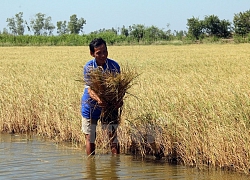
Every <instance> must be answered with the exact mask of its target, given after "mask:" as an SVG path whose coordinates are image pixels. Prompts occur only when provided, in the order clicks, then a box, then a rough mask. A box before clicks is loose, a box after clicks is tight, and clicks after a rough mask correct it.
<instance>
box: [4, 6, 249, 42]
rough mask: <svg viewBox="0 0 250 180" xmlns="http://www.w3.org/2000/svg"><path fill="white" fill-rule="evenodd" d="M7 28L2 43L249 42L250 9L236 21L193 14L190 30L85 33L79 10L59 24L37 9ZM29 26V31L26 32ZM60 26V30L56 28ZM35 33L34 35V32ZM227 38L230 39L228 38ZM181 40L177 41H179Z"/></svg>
mask: <svg viewBox="0 0 250 180" xmlns="http://www.w3.org/2000/svg"><path fill="white" fill-rule="evenodd" d="M6 22H7V23H8V24H7V27H8V29H7V28H4V29H3V31H2V32H0V45H1V46H15V45H18V46H20V45H22V46H31V45H45V46H47V45H53V46H72V45H73V46H79V45H81V46H82V45H87V44H88V43H89V41H90V40H92V39H93V38H94V37H102V38H104V39H105V40H106V41H107V43H108V44H110V45H113V44H117V45H130V44H178V45H179V44H191V43H208V42H209V43H214V42H216V43H225V42H227V43H228V42H235V43H245V42H247V43H248V42H249V41H250V24H249V22H250V10H248V11H245V12H240V13H237V14H235V15H234V19H233V23H231V22H229V20H225V19H223V20H221V19H219V17H218V16H216V15H208V16H205V17H204V20H200V19H199V18H196V17H192V18H189V19H187V31H184V30H181V31H176V30H174V31H171V30H170V29H169V24H168V25H167V28H168V29H166V30H165V29H159V28H158V27H156V26H153V25H152V26H149V27H147V26H145V25H143V24H133V25H130V26H128V27H125V26H122V27H118V28H117V29H115V28H113V27H112V28H111V29H100V30H96V31H93V32H91V33H89V34H84V33H83V32H84V25H85V24H86V20H85V19H84V18H78V17H77V15H76V14H73V15H72V16H70V18H69V21H66V20H64V21H58V22H57V23H56V26H54V25H53V23H52V18H51V17H50V16H48V17H47V16H46V15H45V14H42V13H37V14H36V15H35V17H34V18H33V19H31V21H30V22H27V21H26V20H24V19H23V13H22V12H19V13H18V14H16V15H15V17H12V18H7V20H6ZM25 29H27V30H28V32H29V33H28V34H29V35H27V33H26V35H25ZM55 29H56V33H53V31H54V30H55ZM32 33H33V35H31V34H32ZM225 39H226V40H225ZM176 42H177V43H176Z"/></svg>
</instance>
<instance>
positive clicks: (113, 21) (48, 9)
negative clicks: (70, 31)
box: [0, 0, 250, 34]
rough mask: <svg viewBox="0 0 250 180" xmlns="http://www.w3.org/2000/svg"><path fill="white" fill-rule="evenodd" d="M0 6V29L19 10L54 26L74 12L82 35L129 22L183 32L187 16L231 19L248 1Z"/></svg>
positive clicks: (24, 1) (10, 0) (93, 0)
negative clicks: (42, 16) (48, 19)
mask: <svg viewBox="0 0 250 180" xmlns="http://www.w3.org/2000/svg"><path fill="white" fill-rule="evenodd" d="M0 9H1V10H0V31H1V32H2V31H3V28H8V26H7V22H6V20H7V18H12V17H15V14H18V13H19V12H23V19H24V20H26V21H27V22H28V23H29V22H30V20H31V19H34V18H35V14H37V13H43V14H45V15H46V17H49V16H50V17H51V18H52V23H53V24H54V26H56V22H57V21H64V20H66V21H67V22H68V21H69V19H70V16H71V15H73V14H76V15H77V18H84V19H85V20H86V24H85V25H84V28H83V31H84V34H88V33H90V32H93V31H96V30H99V29H103V28H105V29H111V28H112V27H113V28H115V29H117V28H118V27H122V26H123V25H124V26H125V27H128V26H130V25H133V24H142V25H144V26H146V27H149V26H152V25H153V26H156V27H158V28H159V29H163V30H168V29H170V30H171V31H174V30H177V31H180V30H184V31H187V25H186V24H187V19H189V18H192V17H195V18H199V19H200V20H203V19H204V17H205V16H210V15H216V16H218V17H219V19H220V20H223V19H225V20H229V21H230V22H233V17H234V15H235V14H238V13H240V12H245V11H247V10H250V0H1V2H0ZM168 25H169V26H168ZM25 31H26V33H27V29H26V30H25ZM55 32H56V29H55V30H54V33H55Z"/></svg>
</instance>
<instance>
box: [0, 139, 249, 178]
mask: <svg viewBox="0 0 250 180" xmlns="http://www.w3.org/2000/svg"><path fill="white" fill-rule="evenodd" d="M248 178H249V177H246V176H244V175H239V174H232V173H228V172H221V171H209V172H208V171H198V170H196V169H191V168H186V167H183V166H178V165H169V164H168V163H166V162H164V161H163V160H161V161H157V160H154V159H152V158H151V157H149V158H146V159H145V160H143V161H142V160H141V159H138V158H135V157H132V156H129V155H119V156H112V155H110V154H105V155H96V156H95V157H93V158H87V157H86V155H85V151H84V150H83V149H77V148H74V147H72V146H70V145H69V144H64V145H62V144H60V145H58V144H55V143H53V142H48V141H44V140H42V139H38V138H34V137H32V138H31V137H27V136H20V135H9V134H7V135H6V134H0V179H204V180H205V179H206V180H207V179H211V180H214V179H216V180H222V179H223V180H224V179H232V180H233V179H248Z"/></svg>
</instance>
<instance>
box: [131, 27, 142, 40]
mask: <svg viewBox="0 0 250 180" xmlns="http://www.w3.org/2000/svg"><path fill="white" fill-rule="evenodd" d="M130 35H131V36H133V37H134V38H135V39H136V40H137V42H139V41H140V40H142V39H143V37H144V35H145V26H144V25H142V24H133V26H132V27H131V32H130Z"/></svg>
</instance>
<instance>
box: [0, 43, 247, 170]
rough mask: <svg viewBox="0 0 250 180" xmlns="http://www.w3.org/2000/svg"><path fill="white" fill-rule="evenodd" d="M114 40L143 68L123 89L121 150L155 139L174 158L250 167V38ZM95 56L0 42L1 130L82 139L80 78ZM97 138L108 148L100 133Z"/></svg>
mask: <svg viewBox="0 0 250 180" xmlns="http://www.w3.org/2000/svg"><path fill="white" fill-rule="evenodd" d="M108 48H109V58H112V59H115V60H117V61H118V62H119V63H120V64H121V66H128V67H133V68H135V69H136V71H137V72H138V73H140V76H139V77H138V78H137V79H135V81H134V83H135V84H134V85H133V86H132V88H131V89H130V91H129V94H128V95H126V96H125V103H124V108H123V114H122V123H121V125H120V127H119V131H118V136H119V139H120V143H121V146H122V148H123V152H125V151H128V150H131V151H135V148H137V149H138V150H140V152H141V153H142V154H143V153H147V152H146V151H147V150H146V149H147V148H148V147H150V145H151V146H152V148H153V151H155V150H156V151H157V149H159V148H162V149H163V151H164V154H165V158H166V159H167V160H169V161H173V162H178V163H182V164H184V165H187V166H192V167H198V168H206V167H211V168H212V167H215V168H220V169H225V170H233V171H237V172H243V173H246V174H249V170H250V131H249V128H250V73H249V72H250V51H249V49H250V44H237V45H236V44H224V45H219V44H217V45H215V44H213V45H212V44H206V45H205V44H199V45H182V46H171V45H168V46H160V45H159V46H110V47H108ZM89 59H91V57H90V55H89V50H88V47H86V46H85V47H1V48H0V127H1V131H2V132H9V133H27V132H34V133H35V134H38V135H40V136H44V137H47V138H52V139H54V140H56V141H58V142H60V141H71V142H72V143H73V144H77V145H84V136H83V134H82V133H81V130H80V129H81V114H80V98H81V95H82V91H83V84H82V83H81V82H79V81H76V80H79V79H81V76H82V67H83V65H84V64H85V63H86V62H87V61H88V60H89ZM152 138H153V139H154V140H152ZM97 142H99V143H98V144H97V145H98V148H99V149H100V150H101V152H105V151H106V150H105V148H104V147H105V139H104V138H103V136H101V135H100V134H99V136H98V137H97ZM152 142H155V143H152ZM131 144H132V145H133V147H132V148H131ZM154 146H155V147H154Z"/></svg>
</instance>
